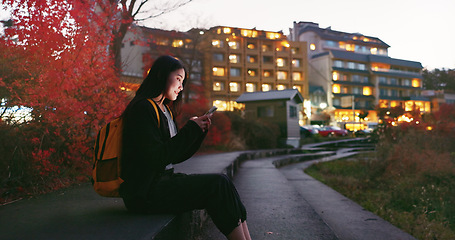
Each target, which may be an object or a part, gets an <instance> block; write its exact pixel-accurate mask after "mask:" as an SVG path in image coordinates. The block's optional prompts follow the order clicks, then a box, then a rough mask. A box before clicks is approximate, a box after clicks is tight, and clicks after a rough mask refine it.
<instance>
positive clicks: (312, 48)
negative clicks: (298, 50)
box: [310, 43, 316, 51]
mask: <svg viewBox="0 0 455 240" xmlns="http://www.w3.org/2000/svg"><path fill="white" fill-rule="evenodd" d="M310 50H311V51H314V50H316V45H314V43H312V44H310Z"/></svg>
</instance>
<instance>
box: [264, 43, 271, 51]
mask: <svg viewBox="0 0 455 240" xmlns="http://www.w3.org/2000/svg"><path fill="white" fill-rule="evenodd" d="M272 49H273V48H272V46H270V45H267V44H263V45H262V51H263V52H268V51H271V50H272Z"/></svg>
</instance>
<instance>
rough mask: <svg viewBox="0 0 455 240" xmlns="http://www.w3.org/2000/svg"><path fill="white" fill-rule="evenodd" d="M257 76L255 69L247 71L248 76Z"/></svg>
mask: <svg viewBox="0 0 455 240" xmlns="http://www.w3.org/2000/svg"><path fill="white" fill-rule="evenodd" d="M256 75H257V70H256V69H248V76H250V77H255V76H256Z"/></svg>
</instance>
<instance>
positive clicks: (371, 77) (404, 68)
mask: <svg viewBox="0 0 455 240" xmlns="http://www.w3.org/2000/svg"><path fill="white" fill-rule="evenodd" d="M290 39H291V40H293V41H305V42H307V47H308V50H307V51H308V59H309V60H308V66H309V67H308V72H309V85H310V86H319V87H322V88H323V89H324V91H325V92H326V94H327V105H326V109H322V108H320V109H319V110H318V111H321V110H322V111H325V112H327V113H328V114H329V115H330V116H331V122H332V124H337V125H340V126H342V127H345V128H347V129H349V130H357V129H363V128H365V127H366V126H367V125H368V123H369V122H371V123H374V122H376V123H377V122H378V117H377V114H376V111H375V109H377V108H393V107H402V108H404V109H405V110H406V111H411V110H413V109H415V108H417V109H419V110H420V111H421V112H429V111H430V101H429V100H428V98H426V97H422V96H421V92H422V74H421V70H422V65H421V63H420V62H415V61H407V60H401V59H394V58H391V57H389V56H388V48H389V47H390V46H389V45H387V44H386V43H384V42H383V41H382V40H380V39H379V38H376V37H370V36H364V35H362V34H360V33H346V32H339V31H334V30H332V29H331V28H330V27H328V28H320V27H319V24H317V23H312V22H299V23H296V22H294V25H293V28H291V29H290ZM352 102H354V105H352ZM324 106H325V105H324ZM313 107H314V108H318V106H315V105H313ZM319 107H320V106H319ZM366 114H368V115H367V116H366V117H365V118H364V119H361V118H360V117H359V116H365V115H366ZM361 120H363V121H364V124H359V122H360V121H361Z"/></svg>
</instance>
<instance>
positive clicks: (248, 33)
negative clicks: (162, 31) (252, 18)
mask: <svg viewBox="0 0 455 240" xmlns="http://www.w3.org/2000/svg"><path fill="white" fill-rule="evenodd" d="M240 34H242V36H244V37H257V35H258V32H257V31H255V30H247V29H242V30H241V31H240Z"/></svg>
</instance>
